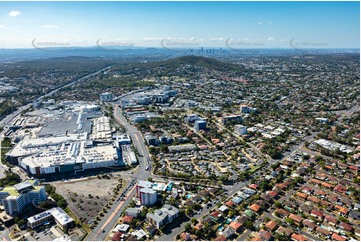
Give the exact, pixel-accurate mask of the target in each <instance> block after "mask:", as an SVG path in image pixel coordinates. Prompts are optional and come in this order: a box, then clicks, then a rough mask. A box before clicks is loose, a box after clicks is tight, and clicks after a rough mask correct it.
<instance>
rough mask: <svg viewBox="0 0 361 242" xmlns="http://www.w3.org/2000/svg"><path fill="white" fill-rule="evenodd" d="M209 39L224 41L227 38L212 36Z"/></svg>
mask: <svg viewBox="0 0 361 242" xmlns="http://www.w3.org/2000/svg"><path fill="white" fill-rule="evenodd" d="M209 40H210V41H223V40H225V38H223V37H219V38H210V39H209Z"/></svg>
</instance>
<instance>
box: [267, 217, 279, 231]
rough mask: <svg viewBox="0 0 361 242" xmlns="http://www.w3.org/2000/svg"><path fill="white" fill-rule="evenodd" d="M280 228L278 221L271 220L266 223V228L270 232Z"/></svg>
mask: <svg viewBox="0 0 361 242" xmlns="http://www.w3.org/2000/svg"><path fill="white" fill-rule="evenodd" d="M277 227H278V223H277V222H276V221H273V220H270V221H268V222H267V223H266V225H265V228H266V229H268V230H269V231H271V232H273V231H274V230H276V228H277Z"/></svg>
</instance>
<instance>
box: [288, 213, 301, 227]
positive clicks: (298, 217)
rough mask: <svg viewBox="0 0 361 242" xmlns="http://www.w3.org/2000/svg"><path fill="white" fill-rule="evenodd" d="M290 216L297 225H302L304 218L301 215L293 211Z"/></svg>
mask: <svg viewBox="0 0 361 242" xmlns="http://www.w3.org/2000/svg"><path fill="white" fill-rule="evenodd" d="M288 218H290V219H292V221H293V222H294V223H295V224H296V225H300V224H301V223H302V220H303V218H302V217H301V216H299V215H296V214H293V213H291V214H290V215H289V216H288Z"/></svg>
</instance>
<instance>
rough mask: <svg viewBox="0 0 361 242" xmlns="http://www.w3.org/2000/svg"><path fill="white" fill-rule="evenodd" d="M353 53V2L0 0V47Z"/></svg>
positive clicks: (356, 7) (356, 9)
mask: <svg viewBox="0 0 361 242" xmlns="http://www.w3.org/2000/svg"><path fill="white" fill-rule="evenodd" d="M67 46H98V47H100V48H107V47H109V46H115V47H122V46H123V47H124V46H125V47H127V46H142V47H164V48H179V47H187V48H190V47H191V48H200V47H227V48H359V46H360V3H359V2H31V1H30V2H29V1H27V2H0V48H43V47H67Z"/></svg>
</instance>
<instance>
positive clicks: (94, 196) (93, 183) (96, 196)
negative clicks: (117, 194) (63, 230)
mask: <svg viewBox="0 0 361 242" xmlns="http://www.w3.org/2000/svg"><path fill="white" fill-rule="evenodd" d="M99 177H103V178H101V179H99ZM119 179H120V175H106V176H98V177H92V178H84V179H77V180H72V181H63V182H53V183H52V185H54V186H55V187H56V192H57V193H59V194H60V195H62V196H63V197H64V198H65V199H66V200H67V202H68V206H69V208H70V209H71V210H72V211H73V212H74V213H75V214H76V215H77V216H78V217H79V219H80V220H85V221H86V222H89V221H91V220H93V219H94V218H95V217H96V216H97V215H98V213H99V212H100V211H102V208H103V206H104V205H105V204H106V203H107V202H108V201H109V200H111V197H112V196H113V194H114V192H113V189H114V188H116V186H117V185H118V184H120V183H119Z"/></svg>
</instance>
